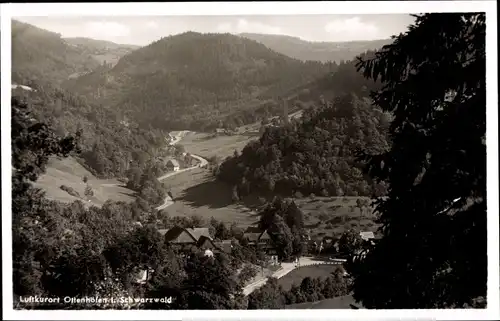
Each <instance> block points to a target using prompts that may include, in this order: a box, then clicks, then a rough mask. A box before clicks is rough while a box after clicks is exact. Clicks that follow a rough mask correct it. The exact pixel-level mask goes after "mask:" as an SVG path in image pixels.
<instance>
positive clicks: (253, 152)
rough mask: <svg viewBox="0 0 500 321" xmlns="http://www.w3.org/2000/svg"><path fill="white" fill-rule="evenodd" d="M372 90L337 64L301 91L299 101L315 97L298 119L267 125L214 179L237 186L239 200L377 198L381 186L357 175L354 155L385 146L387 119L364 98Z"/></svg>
mask: <svg viewBox="0 0 500 321" xmlns="http://www.w3.org/2000/svg"><path fill="white" fill-rule="evenodd" d="M372 54H373V53H371V54H370V55H372ZM368 56H369V55H368ZM363 57H367V56H366V55H364V56H363ZM378 87H379V84H378V83H375V82H373V81H370V80H366V79H365V78H364V77H363V76H362V75H360V74H359V73H357V72H356V69H355V66H354V62H348V63H344V64H341V65H340V66H339V67H338V70H337V71H336V72H334V73H332V74H331V75H328V76H326V77H323V78H321V79H319V80H317V81H315V82H314V83H313V84H311V85H310V87H309V88H310V89H308V90H307V92H305V93H304V90H302V93H303V94H302V96H301V97H300V96H299V97H300V98H299V99H302V100H304V101H308V100H310V99H312V97H314V96H316V97H318V98H316V100H315V102H314V103H313V104H312V106H310V107H308V108H307V109H306V110H305V111H304V113H303V115H302V119H301V120H294V121H292V122H291V123H290V124H288V125H283V126H269V127H267V128H266V130H265V132H264V133H263V134H262V137H261V138H260V139H259V140H258V141H253V142H251V143H249V144H248V145H247V146H246V147H245V148H244V149H243V151H242V152H241V155H235V156H233V157H230V158H228V159H226V160H225V161H224V162H223V163H222V164H221V165H220V167H219V168H218V170H217V177H218V178H219V179H221V180H223V181H226V182H229V183H231V184H233V185H237V190H238V194H239V196H244V195H248V194H250V193H253V192H256V191H258V192H259V193H264V194H267V195H269V196H272V195H276V194H280V195H285V196H291V195H296V193H300V194H302V195H309V194H311V193H314V194H316V195H323V196H329V195H330V196H344V195H346V196H358V195H359V196H372V195H375V196H380V195H383V194H384V193H385V190H386V186H385V184H384V183H383V182H382V183H380V182H376V181H373V180H371V179H370V177H369V176H368V175H365V174H363V167H364V163H363V162H360V161H359V159H358V158H357V156H358V153H359V152H360V151H364V152H367V153H369V154H379V153H381V152H383V151H385V150H387V148H389V145H390V144H389V141H388V139H389V137H388V129H389V125H390V121H391V118H392V117H391V115H390V114H389V113H385V112H382V110H380V109H377V108H373V107H372V106H371V102H370V99H369V98H368V95H369V93H370V90H371V89H376V88H378ZM350 88H352V89H350ZM320 93H322V95H320Z"/></svg>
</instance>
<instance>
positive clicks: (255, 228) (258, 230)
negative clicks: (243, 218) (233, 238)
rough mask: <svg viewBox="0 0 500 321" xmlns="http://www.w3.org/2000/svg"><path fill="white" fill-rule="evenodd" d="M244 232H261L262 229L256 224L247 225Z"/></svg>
mask: <svg viewBox="0 0 500 321" xmlns="http://www.w3.org/2000/svg"><path fill="white" fill-rule="evenodd" d="M245 233H262V230H261V229H260V228H259V227H258V226H249V227H247V229H246V230H245Z"/></svg>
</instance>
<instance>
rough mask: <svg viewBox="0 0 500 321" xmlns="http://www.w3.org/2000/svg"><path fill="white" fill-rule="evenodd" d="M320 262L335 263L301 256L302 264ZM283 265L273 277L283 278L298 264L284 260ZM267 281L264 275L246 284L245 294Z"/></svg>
mask: <svg viewBox="0 0 500 321" xmlns="http://www.w3.org/2000/svg"><path fill="white" fill-rule="evenodd" d="M318 264H334V263H333V262H332V261H317V260H314V259H313V257H307V256H304V257H301V258H300V266H307V265H318ZM281 267H282V268H281V269H279V270H278V271H276V272H274V273H273V274H272V276H271V277H274V278H277V279H279V278H282V277H284V276H285V275H287V274H288V273H290V272H292V271H293V270H295V269H296V268H297V267H298V266H297V265H296V264H295V263H294V262H292V263H285V262H283V263H281ZM266 283H267V277H263V278H262V279H260V280H257V281H255V282H253V283H251V284H249V285H247V286H245V287H244V288H243V294H244V295H245V296H246V295H249V294H250V293H252V292H253V291H255V290H256V289H258V288H260V287H261V286H263V285H264V284H266Z"/></svg>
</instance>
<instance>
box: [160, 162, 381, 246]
mask: <svg viewBox="0 0 500 321" xmlns="http://www.w3.org/2000/svg"><path fill="white" fill-rule="evenodd" d="M162 182H163V183H164V184H165V185H166V186H167V188H168V189H170V190H171V191H172V193H173V195H174V198H175V199H176V202H175V203H174V204H172V205H171V206H169V207H168V208H167V209H165V211H166V212H167V213H168V214H169V215H170V216H192V215H197V216H201V217H203V218H205V219H207V220H208V219H210V218H211V217H212V216H213V217H215V218H216V219H217V220H220V221H223V222H225V223H228V224H231V223H233V222H235V223H237V224H238V225H240V226H242V227H246V226H248V225H251V224H253V223H255V222H256V221H257V220H258V219H259V217H258V215H257V214H256V212H255V211H253V210H251V209H249V207H250V208H253V207H252V206H250V205H248V204H241V205H239V204H234V203H233V202H232V199H231V186H229V185H227V184H225V183H223V182H219V181H216V180H215V179H214V178H213V176H212V174H211V173H210V171H208V170H205V169H202V168H196V169H193V170H191V171H189V172H183V173H179V174H177V175H175V176H173V177H169V178H167V179H165V180H163V181H162ZM357 199H366V198H363V197H315V198H314V199H311V198H301V199H295V202H296V204H297V206H298V207H299V208H300V209H301V210H302V211H303V212H304V221H305V226H306V228H307V229H309V230H310V231H311V237H323V236H327V235H328V236H333V235H335V236H340V235H341V234H342V233H343V232H345V231H346V230H348V229H350V228H352V229H356V230H360V231H376V230H377V228H378V225H377V224H376V223H375V222H374V221H373V220H374V218H375V217H374V216H373V214H371V210H370V209H367V208H365V209H364V210H363V215H362V214H361V211H360V209H359V208H357V207H356V200H357Z"/></svg>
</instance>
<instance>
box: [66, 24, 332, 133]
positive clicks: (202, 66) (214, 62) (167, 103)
mask: <svg viewBox="0 0 500 321" xmlns="http://www.w3.org/2000/svg"><path fill="white" fill-rule="evenodd" d="M332 68H333V65H326V64H322V63H319V62H308V63H304V62H301V61H299V60H296V59H292V58H289V57H287V56H285V55H283V54H280V53H277V52H275V51H273V50H271V49H269V48H267V47H265V46H264V45H262V44H260V43H258V42H256V41H253V40H250V39H246V38H242V37H238V36H234V35H230V34H200V33H195V32H187V33H183V34H180V35H176V36H170V37H166V38H163V39H161V40H158V41H156V42H154V43H152V44H150V45H148V46H146V47H142V48H140V49H138V50H135V51H133V52H131V53H130V54H128V55H126V56H124V57H123V58H121V59H120V61H119V62H118V63H117V64H116V66H114V67H113V68H109V69H105V70H100V71H98V72H94V73H91V74H89V75H86V76H83V77H80V78H78V79H76V80H74V81H71V82H68V83H67V86H68V88H70V89H72V90H75V91H77V92H80V93H82V94H85V95H86V96H87V97H89V98H93V99H97V100H98V101H100V102H103V103H105V104H106V105H109V106H117V107H119V108H120V109H122V110H124V111H126V112H127V113H128V114H129V116H130V117H134V118H136V119H137V120H138V121H139V122H141V123H143V124H147V125H148V126H149V125H153V126H158V127H160V126H161V127H165V126H167V127H171V128H172V127H178V128H180V129H185V128H191V129H197V130H201V129H204V128H207V127H212V128H214V127H217V126H218V125H219V120H221V119H224V117H225V116H227V115H229V114H232V113H234V112H237V111H241V110H245V109H252V108H255V107H256V106H259V105H260V104H262V103H264V102H266V100H273V99H276V98H277V96H278V95H280V94H281V93H282V92H284V91H287V90H290V89H292V88H295V87H297V86H300V85H302V84H304V83H307V82H309V81H311V80H313V79H315V78H316V77H319V76H322V75H324V74H326V73H327V72H329V71H330V70H332Z"/></svg>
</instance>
